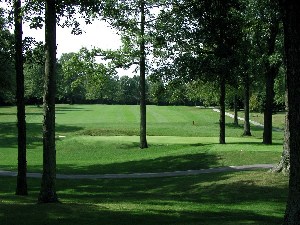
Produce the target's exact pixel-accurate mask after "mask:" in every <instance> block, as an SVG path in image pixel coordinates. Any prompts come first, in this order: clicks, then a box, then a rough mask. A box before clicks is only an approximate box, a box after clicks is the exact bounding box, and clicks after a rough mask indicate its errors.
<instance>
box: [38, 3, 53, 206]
mask: <svg viewBox="0 0 300 225" xmlns="http://www.w3.org/2000/svg"><path fill="white" fill-rule="evenodd" d="M45 50H46V52H45V56H46V61H45V86H44V88H45V89H44V98H43V101H44V122H43V176H42V184H41V190H40V195H39V198H38V201H39V202H40V203H52V202H58V199H57V195H56V188H55V181H56V149H55V92H56V81H55V74H56V9H55V0H46V10H45Z"/></svg>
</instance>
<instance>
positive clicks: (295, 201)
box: [280, 0, 300, 225]
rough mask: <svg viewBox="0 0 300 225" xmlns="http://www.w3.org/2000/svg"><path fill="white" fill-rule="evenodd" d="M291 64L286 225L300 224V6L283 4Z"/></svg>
mask: <svg viewBox="0 0 300 225" xmlns="http://www.w3.org/2000/svg"><path fill="white" fill-rule="evenodd" d="M280 2H281V3H282V9H283V24H284V38H285V43H284V44H285V53H286V63H287V90H288V108H289V113H288V121H289V123H288V124H289V132H290V143H289V146H290V179H289V193H288V200H287V206H286V211H285V216H284V225H299V224H300V160H299V159H300V129H299V127H300V104H299V102H300V88H299V87H300V39H299V37H300V23H299V21H300V13H299V12H300V6H299V2H298V1H296V0H281V1H280Z"/></svg>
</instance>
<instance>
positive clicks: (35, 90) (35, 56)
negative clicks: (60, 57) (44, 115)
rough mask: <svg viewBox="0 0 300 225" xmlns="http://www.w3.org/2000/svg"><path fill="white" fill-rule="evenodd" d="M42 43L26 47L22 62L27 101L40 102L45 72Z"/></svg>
mask: <svg viewBox="0 0 300 225" xmlns="http://www.w3.org/2000/svg"><path fill="white" fill-rule="evenodd" d="M44 47H45V46H44V44H43V43H41V42H40V43H34V47H33V48H30V49H27V51H26V53H25V62H24V76H25V98H26V99H27V101H28V102H29V103H35V104H38V105H39V104H41V102H42V99H43V85H40V84H41V83H43V80H44V79H43V78H44V73H45V48H44Z"/></svg>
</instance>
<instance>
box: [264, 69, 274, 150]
mask: <svg viewBox="0 0 300 225" xmlns="http://www.w3.org/2000/svg"><path fill="white" fill-rule="evenodd" d="M268 67H271V68H268V72H267V73H266V102H265V107H264V133H263V143H264V144H267V145H270V144H272V112H273V101H274V82H275V74H274V72H275V71H274V69H272V66H270V65H269V66H268Z"/></svg>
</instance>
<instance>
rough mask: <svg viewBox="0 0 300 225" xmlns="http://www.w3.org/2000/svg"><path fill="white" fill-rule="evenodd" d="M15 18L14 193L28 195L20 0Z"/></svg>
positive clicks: (17, 1) (17, 0)
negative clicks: (15, 170)
mask: <svg viewBox="0 0 300 225" xmlns="http://www.w3.org/2000/svg"><path fill="white" fill-rule="evenodd" d="M14 20H15V67H16V81H17V93H16V96H17V118H18V124H17V126H18V175H17V188H16V195H28V191H27V177H26V172H27V161H26V115H25V100H24V70H23V44H22V34H23V27H22V16H21V0H15V1H14Z"/></svg>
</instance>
